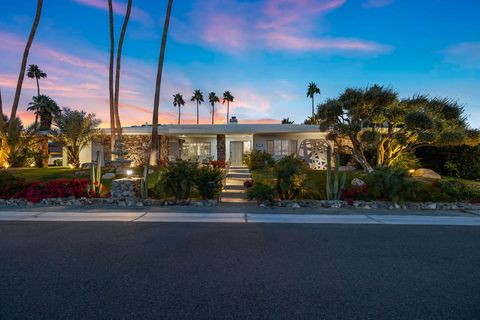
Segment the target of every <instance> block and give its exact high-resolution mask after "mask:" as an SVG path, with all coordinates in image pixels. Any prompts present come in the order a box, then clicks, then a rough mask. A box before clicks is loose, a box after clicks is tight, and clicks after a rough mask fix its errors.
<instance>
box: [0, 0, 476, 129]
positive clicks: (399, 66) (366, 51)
mask: <svg viewBox="0 0 480 320" xmlns="http://www.w3.org/2000/svg"><path fill="white" fill-rule="evenodd" d="M44 2H45V3H44V8H43V13H42V19H41V22H40V26H39V29H38V32H37V36H36V38H35V41H34V46H33V47H32V50H31V54H30V57H29V63H35V64H38V65H39V66H40V67H41V68H42V69H44V70H45V71H46V72H47V73H48V79H46V80H44V81H42V82H41V88H42V92H43V93H45V94H48V95H50V96H51V97H53V98H54V99H56V100H57V101H58V102H59V104H60V105H62V106H69V107H73V108H81V109H84V110H87V111H90V112H95V113H96V114H97V115H98V116H99V117H100V118H102V119H103V120H104V121H105V123H104V124H105V125H106V124H107V121H106V120H107V119H108V79H107V67H108V49H109V48H108V44H109V38H108V12H107V11H106V10H105V9H106V3H107V1H106V0H48V1H44ZM166 2H167V1H166V0H165V1H158V0H155V1H154V0H142V1H140V0H133V6H134V8H133V11H132V19H131V23H130V25H129V28H128V31H127V36H126V40H125V45H124V56H123V64H122V85H121V92H120V100H121V103H120V107H121V118H122V121H123V123H124V124H126V125H131V124H142V123H145V122H151V110H152V105H153V95H154V84H155V76H156V63H157V58H158V51H159V46H160V40H161V39H160V37H161V32H162V27H163V19H164V14H165V7H166ZM125 3H126V0H117V1H116V2H115V10H116V12H117V13H118V14H117V15H116V16H115V21H116V33H117V37H118V33H119V31H120V28H121V23H122V19H123V17H122V14H123V11H124V8H125ZM35 6H36V1H34V0H22V1H3V3H2V13H3V14H2V15H1V16H0V87H1V89H2V93H3V100H4V108H5V109H6V111H7V112H8V111H9V106H10V105H11V102H12V100H13V91H14V87H15V82H16V77H17V75H18V68H19V66H20V59H21V53H22V50H23V46H24V42H25V39H26V38H27V36H28V32H29V30H30V26H31V23H32V20H33V16H34V14H35ZM478 12H480V2H479V1H475V0H460V1H447V0H422V1H418V0H416V1H414V0H356V1H355V0H263V1H259V0H258V1H253V0H252V1H248V0H232V1H225V0H201V1H200V0H192V1H187V0H174V5H173V12H172V23H171V29H170V33H169V40H168V47H167V52H166V60H165V76H164V81H163V86H162V99H161V115H160V121H161V122H162V123H172V122H174V121H175V115H176V109H175V108H174V107H173V105H172V103H171V101H172V95H173V94H175V93H177V92H179V93H181V94H183V95H184V96H185V97H186V98H190V96H191V93H192V91H193V89H197V88H198V89H201V90H202V91H203V92H204V93H205V94H208V92H210V91H215V92H216V93H217V94H218V95H221V94H222V93H223V91H225V90H230V91H231V92H232V94H233V95H234V96H235V98H236V99H235V100H236V101H235V102H234V103H233V104H232V106H231V108H232V111H231V114H232V115H236V116H237V117H238V118H239V119H240V122H243V123H245V122H278V121H280V120H281V119H282V118H284V117H290V118H291V119H293V120H295V121H296V122H297V123H299V122H302V121H303V120H304V119H305V118H306V117H307V115H308V114H309V110H310V101H309V100H308V99H307V98H306V97H305V92H306V86H307V84H308V83H309V82H310V81H315V82H316V83H317V84H318V86H319V87H320V88H321V91H322V94H321V95H320V96H318V97H317V101H322V100H323V99H325V98H327V97H334V96H336V95H338V94H339V93H340V92H341V91H342V90H343V89H345V88H346V87H350V86H360V87H363V86H366V85H371V84H375V83H378V84H381V85H390V86H393V87H394V88H395V89H397V90H398V92H399V93H400V95H401V96H402V97H408V96H411V95H413V94H416V93H428V94H431V95H434V96H448V97H451V98H455V99H458V100H459V101H460V102H461V103H462V104H464V105H465V108H466V110H467V114H469V115H470V118H469V121H470V123H471V124H472V126H474V127H480V19H478ZM34 94H35V87H34V83H33V81H32V80H30V79H28V78H27V79H25V85H24V90H23V92H22V99H21V108H20V109H21V110H20V111H21V113H20V115H21V116H22V118H23V119H24V121H25V122H29V121H31V120H32V118H33V117H32V115H31V114H29V113H28V112H26V111H25V109H26V106H27V104H28V101H30V99H31V97H32V96H33V95H34ZM186 100H187V99H186ZM187 101H188V102H187V105H186V106H185V107H184V109H183V111H182V114H183V116H182V119H184V121H185V122H192V121H194V119H195V115H194V113H195V106H194V104H193V103H190V101H189V99H188V100H187ZM216 109H217V110H216V111H217V121H218V122H222V121H225V108H224V107H223V106H221V105H218V107H217V108H216ZM201 116H202V121H203V122H205V123H207V122H208V119H209V117H210V114H209V106H208V105H203V106H202V108H201Z"/></svg>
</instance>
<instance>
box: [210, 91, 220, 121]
mask: <svg viewBox="0 0 480 320" xmlns="http://www.w3.org/2000/svg"><path fill="white" fill-rule="evenodd" d="M208 101H210V105H211V106H212V124H214V123H215V103H217V102H220V99H219V98H218V97H217V95H216V94H215V92H210V93H209V94H208Z"/></svg>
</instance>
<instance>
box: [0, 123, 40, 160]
mask: <svg viewBox="0 0 480 320" xmlns="http://www.w3.org/2000/svg"><path fill="white" fill-rule="evenodd" d="M2 120H3V121H4V123H5V124H6V125H7V126H9V127H10V128H13V129H11V130H9V132H8V134H6V133H5V132H3V133H2V132H0V159H2V158H3V159H5V161H6V163H8V165H9V166H11V167H13V168H18V167H24V166H26V165H27V164H28V161H29V160H30V159H31V158H32V156H33V155H34V153H33V151H32V141H33V139H34V138H35V130H34V127H33V126H30V127H28V128H25V127H24V126H23V124H22V121H21V120H20V118H15V120H13V121H10V120H9V119H8V118H7V117H6V116H3V117H2Z"/></svg>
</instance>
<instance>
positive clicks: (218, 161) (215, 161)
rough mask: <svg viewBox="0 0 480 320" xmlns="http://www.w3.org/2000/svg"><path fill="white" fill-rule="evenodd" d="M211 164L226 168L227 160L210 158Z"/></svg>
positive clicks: (215, 166)
mask: <svg viewBox="0 0 480 320" xmlns="http://www.w3.org/2000/svg"><path fill="white" fill-rule="evenodd" d="M210 165H211V166H212V167H214V168H222V169H223V168H225V167H226V166H227V162H226V161H225V160H210Z"/></svg>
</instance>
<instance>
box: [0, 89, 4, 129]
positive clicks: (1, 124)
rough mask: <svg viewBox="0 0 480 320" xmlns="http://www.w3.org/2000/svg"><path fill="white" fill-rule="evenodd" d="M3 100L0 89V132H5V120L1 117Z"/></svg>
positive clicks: (2, 115) (2, 114)
mask: <svg viewBox="0 0 480 320" xmlns="http://www.w3.org/2000/svg"><path fill="white" fill-rule="evenodd" d="M3 117H4V113H3V100H2V89H0V134H2V132H5V120H4V119H3Z"/></svg>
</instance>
